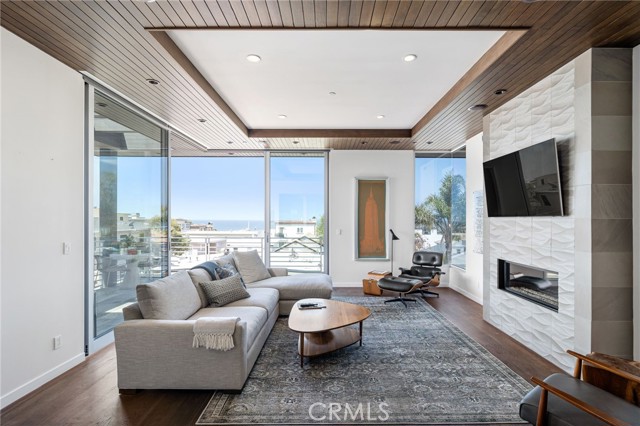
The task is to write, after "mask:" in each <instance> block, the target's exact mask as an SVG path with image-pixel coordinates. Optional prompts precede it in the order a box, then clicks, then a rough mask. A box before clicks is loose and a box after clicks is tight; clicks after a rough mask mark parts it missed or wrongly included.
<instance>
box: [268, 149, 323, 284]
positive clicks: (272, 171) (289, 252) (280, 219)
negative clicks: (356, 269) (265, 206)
mask: <svg viewBox="0 0 640 426" xmlns="http://www.w3.org/2000/svg"><path fill="white" fill-rule="evenodd" d="M269 176H270V180H269V210H268V212H269V216H270V230H269V239H270V241H269V263H270V265H271V266H272V267H284V268H288V269H289V273H302V272H325V271H326V245H327V241H326V234H325V229H326V214H325V211H326V209H325V207H326V200H325V196H326V176H327V175H326V154H325V153H271V154H270V159H269Z"/></svg>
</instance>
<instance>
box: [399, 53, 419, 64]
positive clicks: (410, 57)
mask: <svg viewBox="0 0 640 426" xmlns="http://www.w3.org/2000/svg"><path fill="white" fill-rule="evenodd" d="M416 59H418V55H416V54H413V53H411V54H409V55H406V56H405V57H404V58H402V60H403V61H405V62H413V61H415V60H416Z"/></svg>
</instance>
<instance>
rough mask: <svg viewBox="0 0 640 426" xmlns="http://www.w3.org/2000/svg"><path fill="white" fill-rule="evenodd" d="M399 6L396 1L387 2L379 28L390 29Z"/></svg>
mask: <svg viewBox="0 0 640 426" xmlns="http://www.w3.org/2000/svg"><path fill="white" fill-rule="evenodd" d="M399 6H400V2H399V1H398V0H389V1H387V4H386V6H385V8H384V15H383V16H382V22H381V23H380V26H381V27H391V26H392V25H393V21H394V20H395V18H396V13H397V12H398V8H399Z"/></svg>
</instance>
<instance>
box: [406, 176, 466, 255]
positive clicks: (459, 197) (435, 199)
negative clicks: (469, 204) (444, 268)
mask: <svg viewBox="0 0 640 426" xmlns="http://www.w3.org/2000/svg"><path fill="white" fill-rule="evenodd" d="M465 205H466V203H465V181H464V178H463V177H462V176H461V175H454V174H453V173H452V172H447V174H445V175H444V177H443V178H442V181H441V182H440V188H439V189H438V192H437V193H435V194H431V195H429V196H428V197H427V198H426V199H425V200H424V201H423V202H422V203H420V204H417V205H416V207H415V218H416V219H415V221H416V227H419V228H421V229H422V230H423V231H427V230H429V229H432V228H435V229H436V230H437V231H438V233H440V235H442V240H441V241H440V243H441V244H442V243H444V247H445V256H446V253H448V252H449V250H450V249H451V240H452V234H454V233H461V232H465V228H466V220H465V218H466V214H465Z"/></svg>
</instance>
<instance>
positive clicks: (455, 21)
mask: <svg viewBox="0 0 640 426" xmlns="http://www.w3.org/2000/svg"><path fill="white" fill-rule="evenodd" d="M472 4H473V2H471V1H462V2H460V3H459V4H458V7H456V10H455V11H454V12H453V14H452V15H451V18H449V20H448V21H447V23H446V25H447V26H452V27H457V26H458V25H459V24H460V20H461V19H462V17H463V16H464V15H465V14H466V13H467V10H469V8H470V7H471V5H472Z"/></svg>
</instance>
